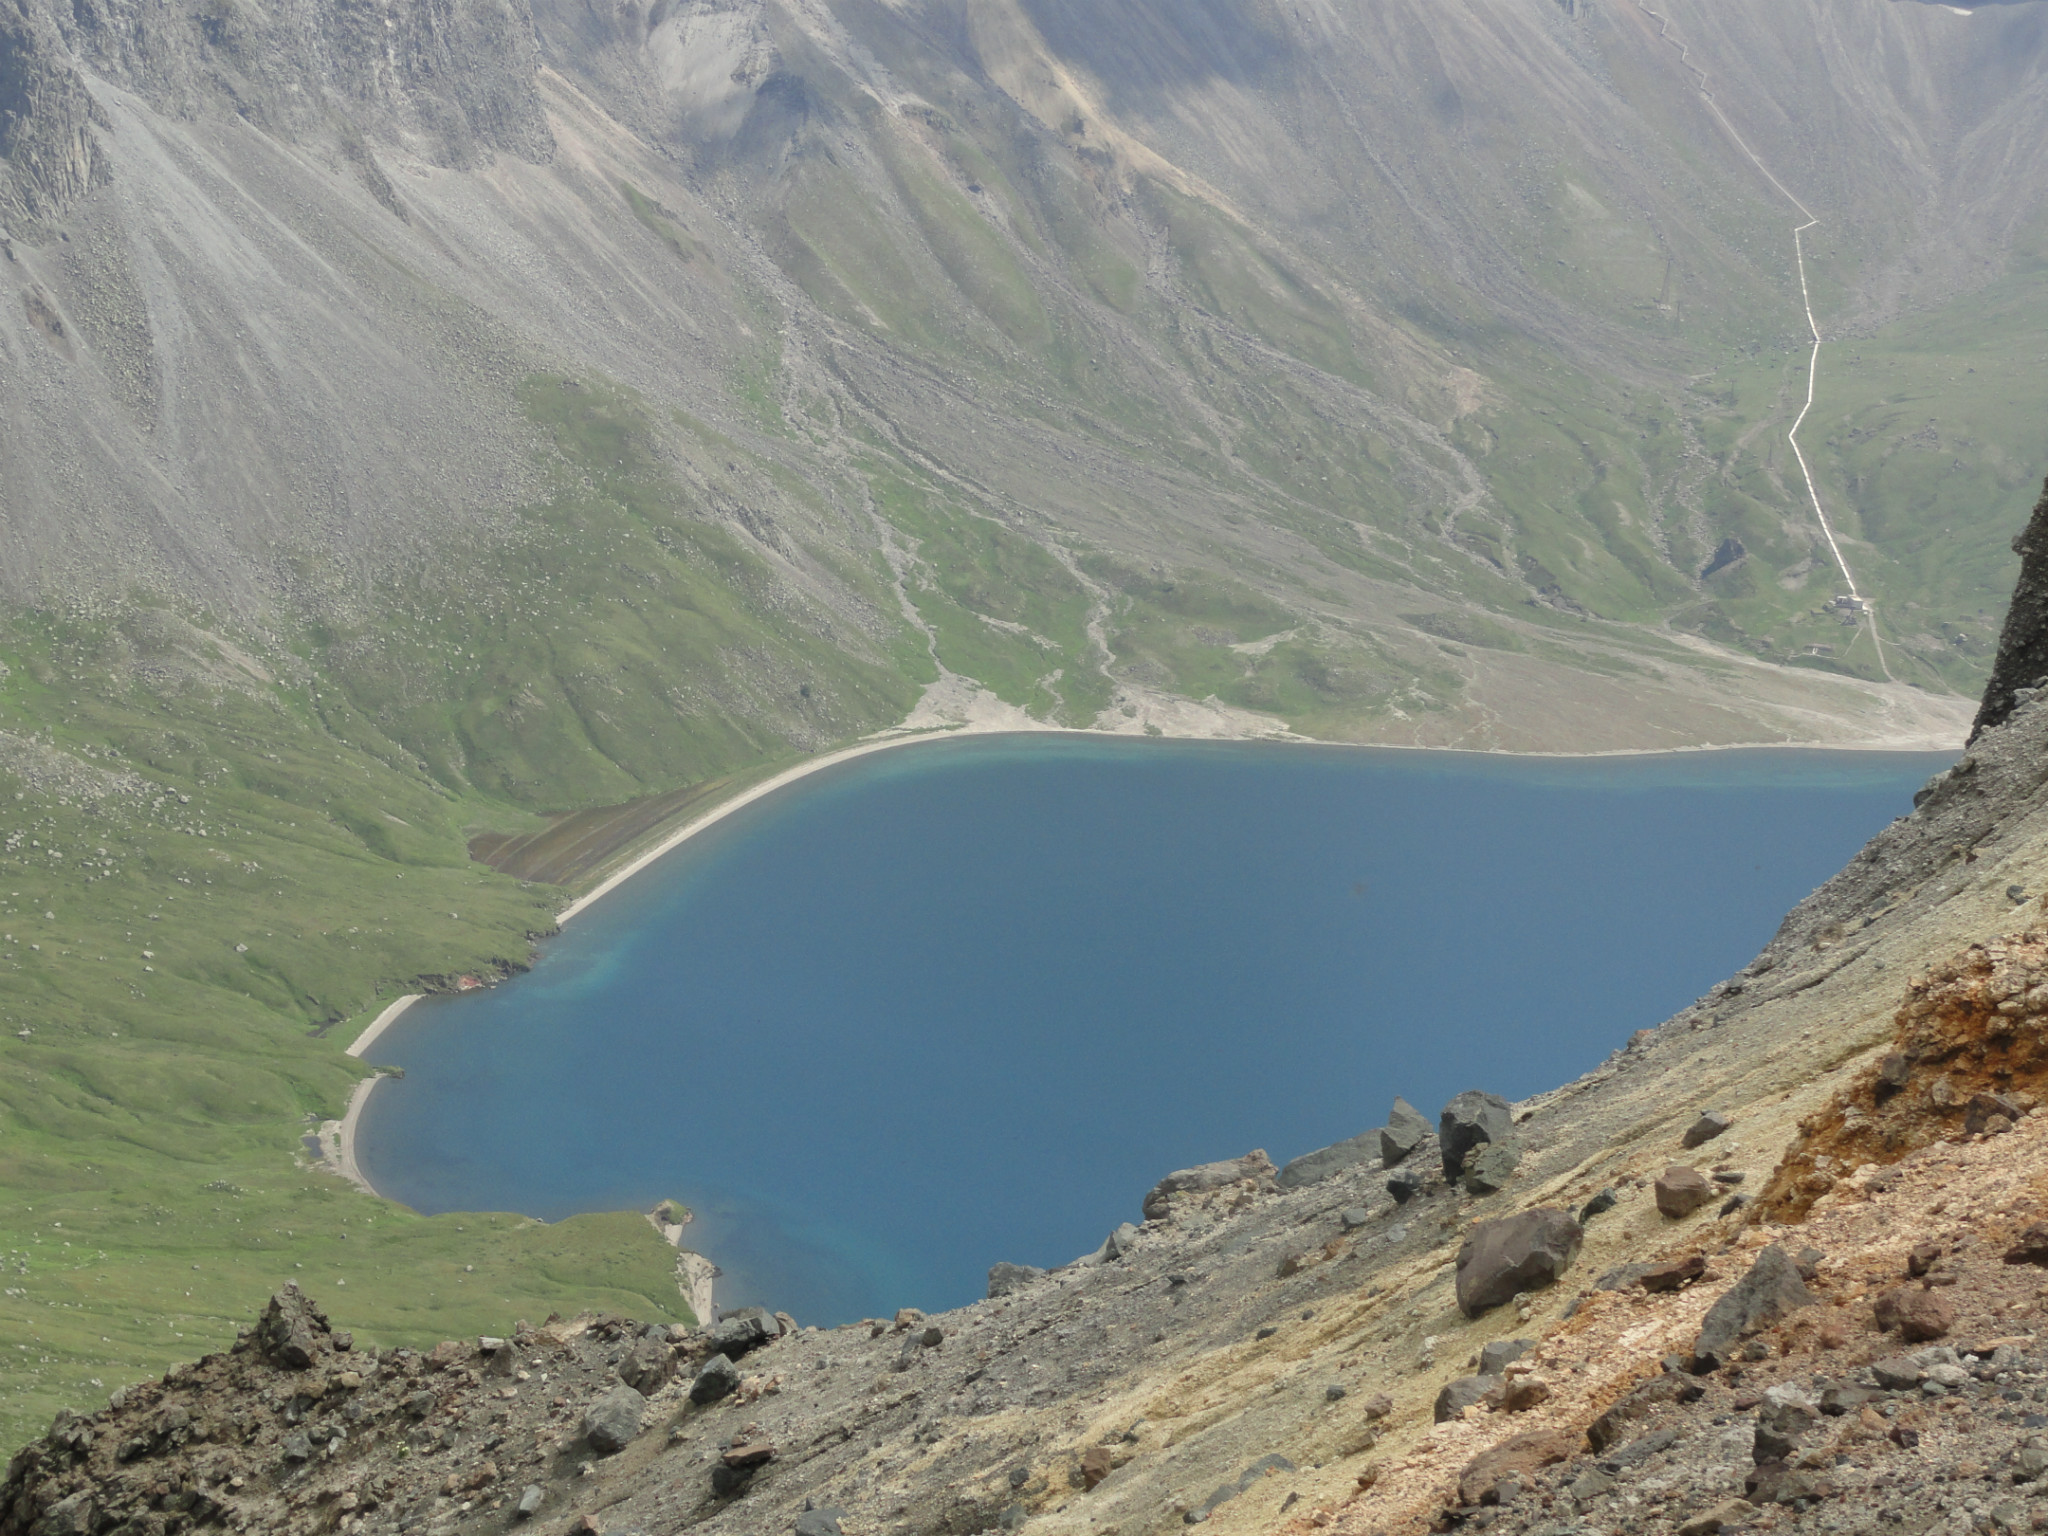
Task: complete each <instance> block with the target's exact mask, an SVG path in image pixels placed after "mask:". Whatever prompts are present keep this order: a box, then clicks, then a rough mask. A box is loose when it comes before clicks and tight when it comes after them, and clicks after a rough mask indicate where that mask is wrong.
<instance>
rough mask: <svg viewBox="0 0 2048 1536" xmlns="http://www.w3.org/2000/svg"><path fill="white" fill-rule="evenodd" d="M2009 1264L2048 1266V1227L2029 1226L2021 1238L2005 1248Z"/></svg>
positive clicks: (2006, 1259)
mask: <svg viewBox="0 0 2048 1536" xmlns="http://www.w3.org/2000/svg"><path fill="white" fill-rule="evenodd" d="M2005 1262H2006V1263H2008V1264H2038V1265H2040V1266H2042V1267H2043V1268H2048V1227H2029V1228H2027V1230H2026V1231H2024V1232H2022V1233H2021V1234H2020V1240H2019V1241H2018V1242H2016V1243H2014V1244H2013V1245H2012V1246H2011V1247H2010V1248H2008V1249H2006V1250H2005Z"/></svg>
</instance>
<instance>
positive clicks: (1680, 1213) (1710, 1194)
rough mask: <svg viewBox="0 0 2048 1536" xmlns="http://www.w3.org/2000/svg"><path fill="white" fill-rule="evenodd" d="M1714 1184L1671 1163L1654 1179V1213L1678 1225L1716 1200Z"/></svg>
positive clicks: (1717, 1195)
mask: <svg viewBox="0 0 2048 1536" xmlns="http://www.w3.org/2000/svg"><path fill="white" fill-rule="evenodd" d="M1720 1193H1721V1192H1720V1191H1719V1190H1718V1189H1716V1188H1715V1187H1714V1181H1713V1180H1712V1179H1710V1178H1708V1177H1707V1176H1706V1175H1705V1174H1704V1173H1701V1172H1700V1171H1699V1169H1697V1168H1688V1167H1686V1166H1685V1165H1684V1164H1682V1163H1674V1164H1672V1165H1671V1166H1670V1167H1669V1168H1666V1169H1665V1170H1664V1171H1663V1172H1662V1173H1661V1174H1659V1175H1658V1176H1657V1209H1658V1210H1660V1211H1662V1212H1663V1213H1664V1214H1665V1215H1666V1216H1669V1217H1670V1218H1671V1219H1672V1220H1673V1221H1679V1220H1682V1219H1684V1218H1685V1217H1687V1216H1690V1215H1691V1214H1692V1213H1693V1212H1694V1211H1696V1210H1698V1209H1699V1208H1700V1207H1701V1206H1703V1205H1710V1204H1712V1203H1713V1202H1714V1200H1716V1199H1717V1198H1718V1197H1719V1196H1720Z"/></svg>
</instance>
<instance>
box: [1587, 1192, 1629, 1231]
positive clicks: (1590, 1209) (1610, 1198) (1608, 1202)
mask: <svg viewBox="0 0 2048 1536" xmlns="http://www.w3.org/2000/svg"><path fill="white" fill-rule="evenodd" d="M1619 1204H1621V1196H1619V1195H1617V1194H1616V1193H1615V1192H1614V1191H1613V1190H1612V1189H1611V1188H1610V1189H1603V1190H1601V1191H1600V1193H1599V1194H1597V1195H1595V1196H1594V1197H1593V1198H1592V1199H1590V1200H1588V1201H1587V1202H1586V1203H1585V1204H1584V1205H1583V1206H1581V1207H1580V1209H1579V1220H1580V1222H1582V1223H1583V1222H1588V1221H1591V1220H1592V1219H1593V1218H1594V1217H1595V1216H1604V1215H1605V1214H1606V1213H1607V1212H1609V1211H1611V1210H1613V1209H1614V1208H1615V1207H1616V1206H1617V1205H1619Z"/></svg>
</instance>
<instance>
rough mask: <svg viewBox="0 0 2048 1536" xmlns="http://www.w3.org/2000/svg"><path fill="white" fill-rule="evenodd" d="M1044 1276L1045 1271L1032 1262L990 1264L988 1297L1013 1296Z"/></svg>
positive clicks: (991, 1298) (992, 1298)
mask: <svg viewBox="0 0 2048 1536" xmlns="http://www.w3.org/2000/svg"><path fill="white" fill-rule="evenodd" d="M1044 1278H1045V1271H1044V1270H1042V1269H1040V1268H1038V1267H1037V1266H1036V1265H1032V1264H991V1265H990V1266H989V1271H988V1294H989V1299H990V1300H994V1299H995V1298H996V1297H998V1296H1014V1295H1016V1294H1017V1292H1019V1291H1021V1290H1025V1289H1027V1288H1029V1287H1031V1286H1034V1285H1036V1284H1037V1283H1038V1282H1039V1281H1041V1280H1043V1279H1044Z"/></svg>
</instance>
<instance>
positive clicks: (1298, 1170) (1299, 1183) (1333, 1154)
mask: <svg viewBox="0 0 2048 1536" xmlns="http://www.w3.org/2000/svg"><path fill="white" fill-rule="evenodd" d="M1379 1153H1380V1142H1379V1132H1377V1131H1367V1132H1366V1133H1365V1134H1364V1135H1362V1136H1354V1137H1352V1138H1351V1139H1350V1140H1349V1141H1340V1142H1338V1143H1337V1144H1336V1145H1335V1146H1330V1147H1323V1148H1321V1149H1320V1150H1319V1151H1315V1152H1308V1153H1304V1154H1303V1155H1302V1156H1300V1157H1297V1158H1296V1159H1295V1160H1294V1161H1293V1162H1291V1163H1289V1164H1288V1165H1287V1166H1286V1167H1285V1168H1282V1169H1281V1170H1280V1176H1279V1184H1280V1187H1281V1188H1282V1189H1300V1188H1302V1187H1303V1186H1304V1185H1308V1184H1313V1183H1315V1182H1317V1181H1318V1180H1319V1179H1327V1178H1328V1177H1329V1176H1330V1175H1331V1174H1333V1173H1342V1172H1343V1171H1344V1170H1345V1169H1346V1168H1352V1167H1356V1166H1357V1165H1358V1164H1360V1163H1364V1162H1370V1161H1371V1160H1372V1159H1373V1158H1375V1157H1378V1156H1379Z"/></svg>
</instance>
